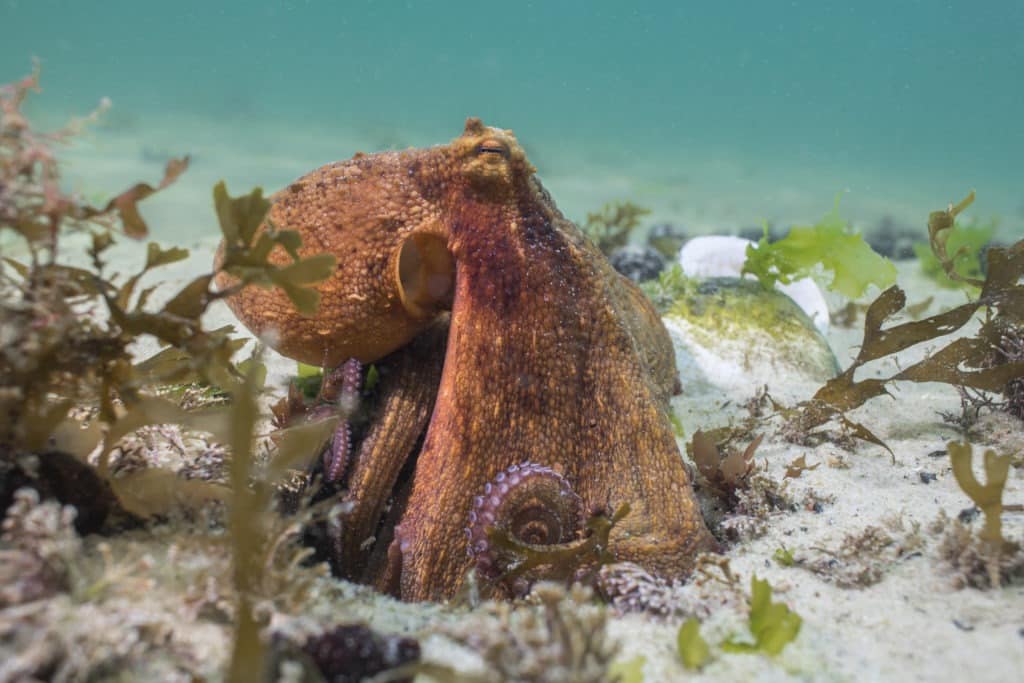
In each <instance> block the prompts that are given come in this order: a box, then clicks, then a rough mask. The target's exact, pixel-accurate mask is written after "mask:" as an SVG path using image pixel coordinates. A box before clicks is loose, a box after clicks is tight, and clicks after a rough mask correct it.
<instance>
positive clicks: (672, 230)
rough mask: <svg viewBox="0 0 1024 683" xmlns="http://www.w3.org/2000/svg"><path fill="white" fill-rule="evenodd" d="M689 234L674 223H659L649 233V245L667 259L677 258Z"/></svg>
mask: <svg viewBox="0 0 1024 683" xmlns="http://www.w3.org/2000/svg"><path fill="white" fill-rule="evenodd" d="M687 239H688V236H687V234H686V233H685V232H683V230H682V229H681V228H678V227H676V226H675V225H673V224H672V223H658V224H657V225H655V226H653V227H652V228H651V231H650V232H648V233H647V244H648V246H651V247H654V249H655V250H656V251H657V252H658V253H659V254H661V255H662V256H664V257H665V258H667V259H671V258H675V256H676V254H678V253H679V250H680V249H681V248H682V246H683V244H684V243H685V242H686V240H687Z"/></svg>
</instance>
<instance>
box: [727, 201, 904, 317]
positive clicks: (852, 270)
mask: <svg viewBox="0 0 1024 683" xmlns="http://www.w3.org/2000/svg"><path fill="white" fill-rule="evenodd" d="M819 266H820V267H821V268H823V269H824V270H826V271H829V272H831V273H832V278H831V280H830V281H829V282H828V283H827V287H828V288H829V289H831V290H832V291H835V292H838V293H840V294H842V295H843V296H845V297H847V298H849V299H857V298H859V297H861V296H863V294H864V292H865V291H867V288H868V286H869V285H875V286H877V287H879V288H881V287H885V286H888V285H891V284H892V283H894V282H895V281H896V266H895V265H893V263H892V261H890V260H889V259H887V258H885V257H884V256H881V255H879V254H877V253H875V252H874V250H872V249H871V246H870V245H868V243H867V242H865V241H864V238H863V237H862V236H861V235H860V234H859V233H851V232H849V231H848V229H847V224H846V221H844V220H843V219H842V218H840V216H839V197H838V196H837V197H836V202H835V206H834V207H833V209H832V211H831V212H829V213H828V214H826V215H825V217H824V218H822V219H821V220H820V221H818V222H817V223H815V224H814V225H811V226H800V225H795V226H793V227H791V228H790V229H789V233H788V234H787V235H786V236H785V237H784V238H782V239H781V240H778V241H774V242H773V241H771V240H770V239H769V235H768V226H767V225H765V226H764V236H763V237H762V238H761V240H760V241H759V242H758V243H757V244H756V245H750V246H748V247H747V259H746V261H745V262H744V264H743V271H742V272H743V273H744V274H747V273H749V274H751V275H753V276H755V277H756V278H757V279H758V281H759V282H760V283H761V285H762V286H764V287H765V288H766V289H771V288H772V287H774V286H775V283H776V282H781V283H782V284H788V283H790V282H793V281H794V280H799V279H801V278H804V277H809V276H814V275H815V274H817V271H818V268H819Z"/></svg>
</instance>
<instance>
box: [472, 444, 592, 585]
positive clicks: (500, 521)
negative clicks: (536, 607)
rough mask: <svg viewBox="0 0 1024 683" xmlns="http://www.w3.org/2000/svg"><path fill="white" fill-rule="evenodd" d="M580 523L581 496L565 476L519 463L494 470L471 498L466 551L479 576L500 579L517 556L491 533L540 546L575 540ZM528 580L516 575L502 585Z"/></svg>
mask: <svg viewBox="0 0 1024 683" xmlns="http://www.w3.org/2000/svg"><path fill="white" fill-rule="evenodd" d="M583 527H584V515H583V501H582V500H581V499H580V497H579V496H578V495H576V492H575V491H573V489H572V486H571V485H570V484H569V482H568V481H567V480H566V479H565V477H563V476H562V475H561V474H559V473H558V472H556V471H555V470H553V469H551V468H550V467H545V466H543V465H538V464H535V463H531V462H525V463H522V464H519V465H512V466H511V467H509V468H508V469H506V470H505V471H503V472H499V473H498V475H497V476H496V477H495V478H494V479H493V480H492V481H490V482H488V483H487V484H485V485H484V489H483V491H482V493H481V495H479V496H476V497H475V498H474V499H473V508H472V510H471V511H470V513H469V525H468V526H467V527H466V537H467V540H468V551H469V554H470V556H471V557H472V558H473V560H474V564H475V566H476V570H477V572H478V573H479V574H480V575H481V576H483V577H485V578H487V579H490V580H492V581H496V582H499V583H501V582H502V579H503V577H504V575H506V574H507V573H508V572H509V571H510V570H512V569H514V568H515V566H514V565H515V564H516V563H517V562H518V558H517V557H516V556H515V555H514V554H512V553H509V552H507V549H506V548H504V547H503V545H502V544H501V543H500V542H495V532H497V533H498V534H499V535H501V536H502V537H504V538H507V539H508V540H509V541H511V542H513V543H515V544H522V545H523V546H532V547H537V546H541V547H546V546H559V545H564V544H567V543H571V542H573V541H575V540H577V539H578V538H579V536H580V533H581V531H582V529H583ZM528 585H529V584H528V582H524V581H523V580H522V577H517V578H516V580H515V581H514V582H513V583H512V585H508V586H506V587H507V588H509V589H511V590H512V591H513V592H514V593H523V592H525V590H524V589H525V588H528Z"/></svg>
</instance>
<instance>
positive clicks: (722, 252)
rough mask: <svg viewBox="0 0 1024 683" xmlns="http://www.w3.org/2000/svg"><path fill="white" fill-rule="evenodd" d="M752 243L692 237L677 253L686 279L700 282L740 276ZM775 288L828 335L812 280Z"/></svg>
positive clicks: (825, 317)
mask: <svg viewBox="0 0 1024 683" xmlns="http://www.w3.org/2000/svg"><path fill="white" fill-rule="evenodd" d="M751 244H754V243H753V242H751V241H750V240H748V239H744V238H742V237H734V236H731V235H705V236H702V237H694V238H693V239H692V240H690V241H689V242H687V243H686V244H684V245H683V248H682V249H680V250H679V265H681V266H682V268H683V273H684V274H685V275H686V276H687V277H692V278H697V279H701V280H703V279H707V278H710V277H740V273H741V271H742V270H743V263H744V261H746V260H747V247H748V246H749V245H751ZM746 277H748V278H752V277H753V276H752V275H747V276H746ZM775 288H776V289H778V290H779V291H780V292H782V293H783V294H785V295H786V296H788V297H789V298H790V299H792V300H793V301H795V302H796V303H797V305H798V306H800V308H802V309H803V310H804V313H806V314H807V317H809V318H810V319H811V321H812V322H814V326H815V327H817V328H818V329H819V330H820V331H821V333H822V334H825V333H826V332H828V325H829V315H828V303H826V301H825V296H824V295H823V294H822V293H821V289H820V288H819V287H818V285H816V284H815V283H814V280H812V279H811V278H809V277H807V278H803V279H802V280H797V281H796V282H792V283H790V284H788V285H783V284H776V285H775Z"/></svg>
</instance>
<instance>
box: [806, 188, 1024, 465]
mask: <svg viewBox="0 0 1024 683" xmlns="http://www.w3.org/2000/svg"><path fill="white" fill-rule="evenodd" d="M973 198H974V193H973V192H972V193H971V194H970V195H968V196H967V197H966V198H965V199H964V200H963V201H961V202H960V203H959V204H956V205H953V204H950V205H949V207H948V208H947V209H945V210H944V211H936V212H933V213H932V214H931V215H930V216H929V219H928V225H929V234H930V235H931V236H932V240H931V243H932V249H933V250H934V253H935V255H936V258H938V259H939V260H940V261H941V262H942V263H944V264H945V266H944V267H947V272H952V273H954V274H955V269H954V265H953V262H952V260H951V259H950V257H949V255H948V254H947V250H946V243H945V241H944V237H943V235H944V234H945V233H944V231H946V230H948V229H949V228H950V227H951V226H952V225H953V223H954V220H955V218H956V216H957V214H958V213H959V212H960V211H962V210H963V208H964V207H966V206H967V205H969V204H970V202H971V201H973ZM986 257H987V263H988V267H987V269H986V276H985V279H984V280H983V281H977V280H973V279H971V280H969V281H968V282H969V284H976V285H978V286H979V287H980V290H981V291H980V293H979V295H978V297H977V298H976V299H973V300H971V301H969V302H967V303H965V304H961V305H960V306H956V307H954V308H952V309H950V310H947V311H943V312H940V313H936V314H934V315H931V316H929V317H927V318H924V319H921V320H912V321H909V322H903V323H898V324H895V325H891V326H888V327H886V326H885V325H886V323H887V322H888V321H889V320H890V319H891V318H893V317H894V316H896V315H897V314H898V313H899V312H900V311H902V310H903V309H904V307H905V306H906V295H905V294H904V292H903V290H902V289H900V288H899V287H898V286H893V287H890V288H889V289H886V290H885V291H884V292H882V293H881V294H880V295H879V296H878V298H876V299H875V300H874V301H873V302H872V303H871V305H870V306H868V309H867V312H866V313H865V319H864V338H863V342H862V344H861V347H860V351H859V352H858V354H857V357H856V358H855V359H854V361H853V363H852V364H851V365H850V366H849V367H848V368H847V369H846V370H845V371H844V372H842V373H841V374H839V375H838V376H836V377H834V378H833V379H831V380H829V381H828V382H826V383H825V385H824V386H822V387H821V388H820V389H818V391H817V392H816V393H815V394H814V396H813V397H812V398H811V399H810V400H809V401H805V402H804V403H802V404H800V405H799V406H798V407H797V409H796V410H795V411H790V412H789V417H790V418H791V419H792V420H793V421H794V424H795V429H796V431H798V432H801V433H805V434H806V433H807V432H808V431H809V430H811V429H813V428H815V427H817V426H819V425H821V424H824V423H825V422H828V421H829V420H836V421H838V422H839V423H840V424H842V425H843V426H844V427H845V428H846V429H848V430H849V431H850V433H852V435H853V436H855V437H857V438H859V439H863V440H866V441H869V442H871V443H874V444H877V445H880V446H882V447H883V448H886V450H889V449H888V447H887V446H886V445H885V443H884V442H882V440H881V439H879V438H878V437H877V436H875V435H874V434H873V433H872V432H871V431H870V430H869V429H868V428H867V427H865V426H864V425H861V424H859V423H857V422H854V421H852V420H850V419H849V418H848V417H846V413H847V412H848V411H850V410H853V409H854V408H857V407H858V406H860V405H862V404H864V403H865V402H866V401H868V400H870V399H872V398H875V397H876V396H882V395H889V391H888V388H889V386H890V385H891V384H892V383H893V382H896V381H910V382H941V383H944V384H949V385H951V386H954V387H963V388H969V389H974V390H978V391H988V392H1004V393H1006V394H1007V395H1010V394H1011V392H1013V391H1014V390H1015V389H1016V387H1017V386H1018V383H1019V381H1020V379H1021V378H1022V377H1024V358H1016V357H1015V356H1009V357H1007V356H1005V354H1004V355H1001V354H1002V353H1003V351H1004V349H1003V347H1002V346H1001V344H1004V343H1005V342H1004V340H1005V338H1006V335H1007V334H1008V333H1010V334H1012V331H1014V330H1019V329H1020V327H1021V325H1022V324H1024V284H1021V282H1020V281H1021V278H1022V277H1024V240H1021V241H1018V242H1017V243H1015V244H1013V245H1011V246H1008V247H992V248H990V249H989V250H988V252H987V253H986ZM950 277H961V276H960V275H959V274H955V275H950ZM982 309H984V313H985V316H984V320H983V321H982V324H981V325H980V326H979V329H978V332H977V334H976V335H975V336H971V337H960V338H958V339H954V340H952V341H950V342H949V343H948V344H946V345H945V346H944V347H942V348H940V349H939V350H937V351H935V352H933V353H931V354H930V355H929V356H927V357H926V358H924V359H923V360H921V361H918V362H917V363H914V364H913V365H911V366H909V367H906V368H904V369H902V370H900V371H899V372H897V373H895V374H892V375H890V376H888V377H884V376H883V377H870V378H866V379H862V380H857V379H855V374H856V372H857V371H858V370H859V369H860V368H861V367H862V366H864V365H865V364H867V363H869V362H871V361H875V360H878V359H881V358H886V357H891V356H894V355H895V354H898V353H900V352H901V351H904V350H906V349H909V348H911V347H913V346H916V345H918V344H922V343H925V342H930V341H933V340H937V339H940V338H942V337H945V336H947V335H949V334H952V333H954V332H957V331H958V330H960V329H961V328H963V327H964V326H965V325H967V323H968V322H970V321H971V320H972V319H974V317H975V314H976V313H978V312H979V311H980V310H982ZM890 453H891V451H890Z"/></svg>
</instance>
